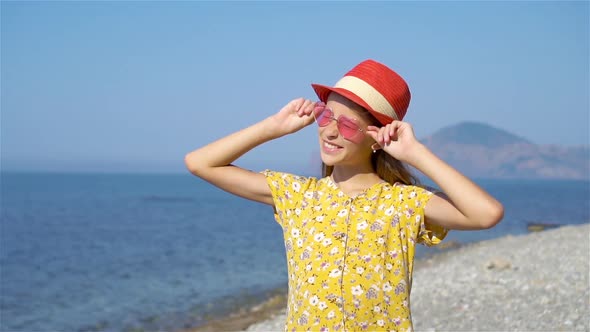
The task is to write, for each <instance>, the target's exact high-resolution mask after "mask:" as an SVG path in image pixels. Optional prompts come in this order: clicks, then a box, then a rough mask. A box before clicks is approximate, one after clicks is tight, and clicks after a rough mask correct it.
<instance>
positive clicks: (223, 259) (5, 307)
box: [0, 173, 590, 332]
mask: <svg viewBox="0 0 590 332" xmlns="http://www.w3.org/2000/svg"><path fill="white" fill-rule="evenodd" d="M477 182H478V183H479V184H480V185H482V186H483V187H484V188H486V189H487V190H489V191H490V192H491V193H492V194H493V195H494V196H496V197H497V198H498V199H499V200H500V201H502V203H504V205H505V208H506V214H505V218H504V220H503V222H502V223H500V224H499V225H498V226H497V227H495V228H493V229H491V230H486V231H479V232H451V233H450V235H449V237H448V239H449V240H455V241H459V242H471V241H479V240H484V239H490V238H495V237H498V236H502V235H506V234H521V233H525V232H527V230H526V223H527V222H529V221H542V222H549V223H558V224H581V223H587V222H589V220H590V212H589V211H590V208H589V201H590V184H589V183H588V182H584V181H508V180H503V181H498V180H494V181H491V180H490V181H484V180H482V181H477ZM0 185H1V189H2V190H1V194H2V196H1V203H2V205H1V222H0V240H1V242H0V249H1V250H0V268H1V269H0V277H1V279H0V295H1V297H0V330H1V331H27V332H30V331H125V330H127V331H131V330H137V329H143V330H147V331H149V330H163V329H166V330H174V329H177V328H182V327H183V326H194V325H198V324H202V323H203V322H205V321H206V320H207V319H210V318H211V317H215V316H218V315H221V314H224V313H227V312H229V311H232V310H235V309H236V308H237V307H239V306H244V305H248V304H249V303H252V302H256V301H260V300H261V299H263V298H264V297H265V296H267V294H268V292H271V291H272V290H274V289H276V288H280V287H284V286H285V285H286V282H287V275H286V263H285V258H284V247H283V242H282V233H281V229H280V227H279V226H278V224H276V222H275V221H274V219H273V215H272V210H271V208H270V207H268V206H265V205H262V204H257V203H253V202H249V201H246V200H244V199H240V198H237V197H233V196H231V195H229V194H227V193H224V192H222V191H220V190H218V189H216V188H214V187H213V186H211V185H209V184H207V183H205V182H203V181H201V180H199V179H197V178H196V177H193V176H191V175H189V174H186V175H182V174H178V175H113V174H108V175H107V174H33V173H2V174H1V180H0ZM432 250H435V249H428V250H424V249H423V250H420V251H419V254H420V255H425V254H428V253H430V252H432Z"/></svg>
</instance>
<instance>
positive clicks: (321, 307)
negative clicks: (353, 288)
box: [318, 302, 328, 310]
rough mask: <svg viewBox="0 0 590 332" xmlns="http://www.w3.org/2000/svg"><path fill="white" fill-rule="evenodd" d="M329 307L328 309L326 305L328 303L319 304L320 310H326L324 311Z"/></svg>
mask: <svg viewBox="0 0 590 332" xmlns="http://www.w3.org/2000/svg"><path fill="white" fill-rule="evenodd" d="M327 307H328V305H327V304H326V302H320V303H318V308H319V309H320V310H324V309H326V308H327Z"/></svg>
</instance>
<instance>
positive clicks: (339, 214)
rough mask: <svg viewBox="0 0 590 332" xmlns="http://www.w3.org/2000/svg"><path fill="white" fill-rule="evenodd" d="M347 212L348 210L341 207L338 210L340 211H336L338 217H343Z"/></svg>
mask: <svg viewBox="0 0 590 332" xmlns="http://www.w3.org/2000/svg"><path fill="white" fill-rule="evenodd" d="M347 214H348V210H346V209H342V210H340V212H338V217H344V216H346V215H347Z"/></svg>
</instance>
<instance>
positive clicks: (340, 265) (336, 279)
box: [185, 60, 504, 331]
mask: <svg viewBox="0 0 590 332" xmlns="http://www.w3.org/2000/svg"><path fill="white" fill-rule="evenodd" d="M312 86H313V88H314V90H315V92H316V94H317V95H318V97H319V99H320V102H317V103H315V102H312V101H310V100H305V99H302V98H300V99H295V100H293V101H291V102H289V103H288V104H287V105H286V106H285V107H283V109H281V110H280V111H279V112H278V113H276V114H275V115H273V116H270V117H268V118H266V119H264V120H262V121H260V122H258V123H256V124H254V125H253V126H251V127H248V128H246V129H243V130H241V131H238V132H236V133H234V134H231V135H229V136H227V137H225V138H222V139H220V140H218V141H216V142H213V143H211V144H209V145H206V146H204V147H202V148H200V149H198V150H195V151H193V152H191V153H189V154H187V155H186V158H185V163H186V166H187V168H188V169H189V170H190V172H191V173H193V174H194V175H196V176H199V177H201V178H203V179H204V180H206V181H208V182H210V183H212V184H213V185H215V186H217V187H219V188H221V189H223V190H226V191H228V192H230V193H233V194H235V195H238V196H241V197H244V198H247V199H250V200H254V201H258V202H261V203H265V204H268V205H271V206H272V207H273V208H274V212H275V219H276V220H277V222H278V223H279V224H280V225H281V227H282V229H283V234H284V240H285V248H286V253H287V262H288V275H289V296H288V298H289V300H288V310H287V322H286V326H285V330H288V331H306V330H313V331H329V330H349V331H353V330H371V331H375V330H394V331H402V330H404V331H405V330H412V320H411V314H410V290H411V286H412V269H413V261H414V249H415V244H416V243H423V244H426V245H435V244H437V243H439V242H440V241H441V240H442V239H443V238H444V237H445V235H446V234H447V232H448V230H450V229H461V230H476V229H486V228H490V227H493V226H494V225H496V224H497V223H498V222H499V221H500V220H501V219H502V217H503V213H504V212H503V207H502V205H501V204H500V203H499V202H498V201H497V200H495V199H494V198H493V197H491V196H490V195H489V194H488V193H486V192H485V191H484V190H482V189H481V188H480V187H478V186H477V185H476V184H475V183H473V182H472V181H470V180H469V179H468V178H466V177H465V176H463V175H462V174H461V173H459V172H458V171H457V170H455V169H453V168H452V167H451V166H449V165H448V164H446V163H445V162H444V161H442V160H441V159H439V158H438V157H437V156H436V155H434V154H433V153H432V152H431V151H429V150H428V148H427V147H425V146H424V145H422V144H421V143H420V142H419V141H417V140H416V138H415V137H414V133H413V130H412V127H411V125H410V124H409V123H406V122H402V119H403V117H404V115H405V113H406V110H407V107H408V105H409V102H410V91H409V89H408V86H407V84H406V82H405V81H404V80H403V78H401V77H400V76H399V75H398V74H397V73H396V72H394V71H393V70H391V69H390V68H388V67H386V66H385V65H383V64H381V63H379V62H376V61H373V60H367V61H363V62H361V63H360V64H358V65H357V66H355V67H354V68H353V69H352V70H350V71H349V72H348V73H347V74H346V75H345V76H344V77H343V78H342V79H341V80H340V81H338V82H337V83H336V85H335V86H334V87H329V86H324V85H318V84H312ZM314 118H315V121H316V122H317V124H318V126H319V127H318V136H319V144H320V148H321V158H322V162H323V173H324V174H323V177H322V178H321V179H317V178H314V177H303V176H296V175H292V174H286V173H280V172H274V171H269V170H266V171H264V172H262V173H255V172H251V171H248V170H245V169H242V168H239V167H237V166H234V165H232V164H231V163H232V162H233V161H235V160H236V159H237V158H239V157H240V156H242V155H243V154H244V153H246V152H248V151H250V150H251V149H252V148H254V147H256V146H258V145H260V144H262V143H264V142H267V141H270V140H272V139H275V138H278V137H281V136H283V135H287V134H290V133H293V132H296V131H298V130H300V129H302V128H304V127H305V126H307V125H309V124H311V123H312V122H314ZM404 163H407V164H409V165H411V166H413V167H415V168H416V169H418V170H419V171H421V172H422V173H423V174H425V175H426V176H428V177H429V178H430V179H432V180H433V181H434V182H435V183H436V184H437V185H438V186H439V187H440V189H441V190H442V192H443V193H444V194H443V193H438V194H436V195H434V194H433V193H432V192H431V191H429V190H427V189H426V188H424V187H421V186H419V185H418V182H417V180H416V178H415V177H414V176H412V175H411V174H410V172H409V171H408V170H407V169H406V168H405V166H404ZM443 277H444V276H443Z"/></svg>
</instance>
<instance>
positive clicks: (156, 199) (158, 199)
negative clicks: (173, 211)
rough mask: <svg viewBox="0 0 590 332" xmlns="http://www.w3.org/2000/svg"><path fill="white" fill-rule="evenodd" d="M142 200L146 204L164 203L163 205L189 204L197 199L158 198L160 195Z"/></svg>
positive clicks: (178, 197) (145, 197)
mask: <svg viewBox="0 0 590 332" xmlns="http://www.w3.org/2000/svg"><path fill="white" fill-rule="evenodd" d="M141 200H142V201H144V202H162V203H188V202H194V201H195V199H194V198H192V197H183V196H158V195H149V196H143V197H142V198H141Z"/></svg>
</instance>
